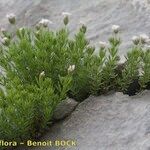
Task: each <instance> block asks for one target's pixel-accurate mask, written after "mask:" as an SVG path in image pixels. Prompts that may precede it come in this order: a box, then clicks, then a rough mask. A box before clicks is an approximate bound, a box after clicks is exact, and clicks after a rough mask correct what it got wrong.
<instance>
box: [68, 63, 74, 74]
mask: <svg viewBox="0 0 150 150" xmlns="http://www.w3.org/2000/svg"><path fill="white" fill-rule="evenodd" d="M74 70H75V65H70V66H69V68H68V73H71V72H73V71H74Z"/></svg>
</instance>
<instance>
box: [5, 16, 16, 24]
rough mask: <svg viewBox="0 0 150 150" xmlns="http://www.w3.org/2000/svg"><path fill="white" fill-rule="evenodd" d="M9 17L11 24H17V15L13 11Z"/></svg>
mask: <svg viewBox="0 0 150 150" xmlns="http://www.w3.org/2000/svg"><path fill="white" fill-rule="evenodd" d="M7 18H8V21H9V23H10V24H15V23H16V16H15V15H14V14H13V13H11V14H8V15H7Z"/></svg>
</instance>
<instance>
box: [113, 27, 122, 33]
mask: <svg viewBox="0 0 150 150" xmlns="http://www.w3.org/2000/svg"><path fill="white" fill-rule="evenodd" d="M119 30H120V26H119V25H112V31H113V32H114V33H118V32H119Z"/></svg>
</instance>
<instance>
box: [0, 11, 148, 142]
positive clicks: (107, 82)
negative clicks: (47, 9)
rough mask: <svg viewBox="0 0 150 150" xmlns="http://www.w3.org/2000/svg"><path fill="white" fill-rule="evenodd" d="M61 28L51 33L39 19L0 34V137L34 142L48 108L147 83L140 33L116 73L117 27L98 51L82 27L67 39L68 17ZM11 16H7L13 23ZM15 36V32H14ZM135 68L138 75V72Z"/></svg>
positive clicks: (48, 117) (143, 37)
mask: <svg viewBox="0 0 150 150" xmlns="http://www.w3.org/2000/svg"><path fill="white" fill-rule="evenodd" d="M70 15H71V14H69V13H67V12H64V13H63V16H64V20H63V22H64V27H63V28H61V29H59V30H57V31H52V30H50V28H49V24H52V22H51V21H50V20H47V19H42V20H40V22H39V23H38V24H37V25H36V28H35V29H29V28H25V27H23V28H19V29H17V31H13V34H12V33H9V32H8V31H6V30H4V29H3V31H2V36H3V40H2V44H1V46H0V54H1V55H0V66H1V69H2V70H3V71H2V73H1V76H0V84H1V87H3V88H0V89H1V90H0V114H1V115H0V124H1V126H0V138H1V139H7V140H8V139H9V140H11V139H16V140H18V141H22V140H26V139H29V138H35V137H37V136H38V135H39V133H42V132H43V131H44V130H45V129H46V127H47V125H48V124H49V123H50V122H51V118H52V116H53V112H54V109H55V108H56V107H57V105H58V104H59V103H60V102H61V101H62V100H65V99H66V97H72V98H74V99H76V100H77V101H83V100H84V99H85V98H87V97H88V96H89V95H90V94H92V95H100V94H103V93H106V92H108V91H109V90H121V91H123V92H124V91H127V90H128V88H129V87H130V85H131V84H132V83H133V82H134V81H135V80H137V81H138V83H139V84H140V85H141V89H142V88H145V87H146V86H147V85H148V84H149V82H150V78H149V77H150V61H149V60H150V51H143V45H144V44H145V43H147V40H148V37H147V36H146V35H140V36H134V37H133V38H132V41H133V43H134V46H133V47H132V49H131V50H130V51H129V52H128V53H127V56H126V61H125V63H124V64H123V68H122V69H120V70H119V65H118V62H119V59H120V58H119V56H118V51H119V46H120V44H121V39H120V37H119V32H120V27H119V26H118V25H113V26H112V31H113V34H112V36H111V38H109V41H108V43H106V42H102V41H101V42H99V44H100V47H99V53H98V54H96V53H95V49H96V48H95V47H93V46H91V45H90V43H89V41H88V40H87V38H86V31H87V27H86V26H85V25H84V24H82V25H81V27H80V28H79V30H78V32H77V33H76V34H75V36H74V37H73V38H71V37H70V36H69V29H68V27H67V25H68V23H69V16H70ZM14 17H15V16H14V15H10V16H8V20H9V22H10V23H11V24H13V25H15V23H16V18H14ZM14 33H15V34H14ZM140 70H141V71H142V75H140V74H139V72H140Z"/></svg>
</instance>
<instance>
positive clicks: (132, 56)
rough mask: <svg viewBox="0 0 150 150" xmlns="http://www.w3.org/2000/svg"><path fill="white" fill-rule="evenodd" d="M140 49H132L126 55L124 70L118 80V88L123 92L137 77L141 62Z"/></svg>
mask: <svg viewBox="0 0 150 150" xmlns="http://www.w3.org/2000/svg"><path fill="white" fill-rule="evenodd" d="M140 56H141V49H138V48H137V47H135V48H133V49H132V50H131V51H129V52H128V53H127V56H126V62H125V66H124V69H123V70H122V74H121V77H120V78H118V86H119V87H120V88H121V90H122V91H125V90H126V89H127V88H128V87H129V85H130V84H131V83H132V82H133V81H134V80H137V79H138V77H139V66H140V61H141V57H140Z"/></svg>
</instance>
